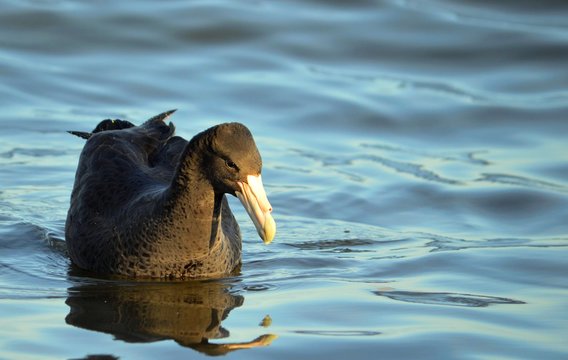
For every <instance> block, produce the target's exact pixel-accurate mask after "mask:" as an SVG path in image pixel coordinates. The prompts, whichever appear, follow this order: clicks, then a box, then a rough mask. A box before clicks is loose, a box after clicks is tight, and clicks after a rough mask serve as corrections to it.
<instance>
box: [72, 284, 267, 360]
mask: <svg viewBox="0 0 568 360" xmlns="http://www.w3.org/2000/svg"><path fill="white" fill-rule="evenodd" d="M243 302H244V297H243V296H242V295H238V294H233V293H232V292H231V284H227V283H225V282H222V281H187V282H141V281H137V282H134V281H114V280H106V281H105V280H100V281H94V280H88V279H86V280H83V281H81V282H80V283H78V284H77V285H76V286H73V287H70V288H69V289H68V297H67V301H66V304H67V305H68V306H69V307H70V311H69V314H68V315H67V317H66V318H65V321H66V322H67V324H70V325H73V326H76V327H79V328H83V329H87V330H92V331H98V332H103V333H107V334H112V335H113V336H114V337H115V339H117V340H121V341H125V342H128V343H150V342H155V341H162V340H174V341H175V342H177V343H178V344H180V345H182V346H184V347H189V348H192V349H194V350H196V351H199V352H201V353H204V354H207V355H213V356H214V355H225V354H227V353H229V352H232V351H234V350H240V349H249V348H254V347H258V346H268V345H270V344H271V343H272V341H273V340H274V339H275V338H276V336H275V335H272V334H265V335H262V336H259V337H257V338H256V339H253V340H251V341H248V342H242V343H213V342H211V340H216V339H224V338H227V337H229V331H228V330H227V329H225V328H224V327H223V326H222V322H223V321H224V320H225V319H226V318H227V317H228V316H229V313H230V312H231V310H233V309H235V308H237V307H240V306H242V305H243ZM257 324H258V319H255V320H254V325H253V324H251V326H257Z"/></svg>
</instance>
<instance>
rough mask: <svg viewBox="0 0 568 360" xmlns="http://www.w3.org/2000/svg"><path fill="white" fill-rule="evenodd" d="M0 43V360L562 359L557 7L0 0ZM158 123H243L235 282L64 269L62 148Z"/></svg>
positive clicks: (567, 168)
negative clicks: (250, 142)
mask: <svg viewBox="0 0 568 360" xmlns="http://www.w3.org/2000/svg"><path fill="white" fill-rule="evenodd" d="M0 29H1V31H0V78H1V79H2V81H0V105H1V109H2V112H1V114H0V129H1V131H0V358H1V359H44V358H46V359H51V358H53V359H61V358H74V359H78V358H87V357H88V356H89V355H106V356H107V357H106V358H107V359H111V358H117V357H119V358H121V359H156V358H182V357H190V358H200V357H201V358H205V357H208V356H209V355H218V354H228V356H229V357H230V358H243V359H245V358H246V359H254V358H271V359H303V358H306V359H307V358H310V359H314V358H316V359H319V358H334V359H346V358H348V359H368V358H373V359H376V358H382V357H384V358H397V359H403V358H408V359H416V358H420V359H456V358H463V359H497V358H499V359H512V358H515V359H520V358H527V359H565V358H567V357H568V345H566V338H568V311H567V310H568V300H567V299H568V280H567V276H566V275H567V274H568V260H567V259H568V145H567V142H566V134H568V119H567V114H568V90H567V89H568V70H567V69H568V67H567V65H566V64H568V5H567V3H566V2H565V1H540V2H535V1H499V2H489V1H468V0H460V1H448V0H426V1H412V0H406V1H405V0H385V1H372V0H357V1H339V0H333V1H332V0H327V1H324V0H306V1H263V0H259V1H256V0H255V1H252V0H249V1H245V0H241V1H227V0H219V1H191V0H186V1H163V2H157V1H121V2H118V1H97V2H92V1H90V2H88V1H78V0H76V1H71V0H66V1H58V0H23V1H10V0H6V1H2V2H0ZM170 108H178V109H179V110H178V112H177V113H176V114H175V116H174V117H173V119H172V120H173V122H174V123H175V124H176V126H177V128H178V133H179V134H180V135H183V136H185V137H188V138H189V137H191V136H192V134H194V133H196V132H198V131H201V130H203V129H205V128H207V127H208V126H211V125H213V124H216V123H219V122H224V121H234V120H237V121H241V122H244V123H245V124H247V125H248V126H249V127H250V128H251V130H252V131H253V133H254V134H255V137H256V138H257V143H258V145H259V147H260V150H261V153H262V155H263V159H264V163H265V168H264V172H263V178H264V181H265V183H266V186H267V191H268V194H269V198H270V200H271V203H272V205H273V207H274V208H275V211H274V217H275V219H276V221H277V224H278V234H277V238H276V239H275V241H274V243H273V244H271V245H270V246H268V247H267V246H264V245H263V244H262V243H261V242H260V240H259V239H258V237H257V236H256V235H255V231H254V229H253V227H252V224H251V223H250V221H249V219H248V218H247V216H246V214H245V213H244V212H243V210H242V209H241V207H240V205H239V204H238V202H234V201H233V202H231V204H232V206H233V209H234V211H235V213H236V215H237V217H238V219H239V222H240V224H241V227H242V229H243V232H244V236H245V244H244V250H245V253H244V257H243V262H244V264H243V268H242V273H241V274H240V275H239V276H237V277H234V278H230V279H225V280H223V281H210V282H185V283H156V282H143V283H140V282H138V283H137V282H128V281H116V280H115V281H111V280H104V279H95V278H93V277H91V276H88V275H86V274H82V273H77V271H73V270H70V268H69V260H68V259H67V257H66V256H65V252H64V248H65V246H64V242H63V241H64V239H63V226H64V220H65V216H66V211H67V207H68V201H69V195H70V190H71V187H72V184H73V178H74V172H75V168H76V164H77V160H78V155H79V152H80V150H81V147H82V144H83V142H82V141H81V140H80V139H78V138H75V137H72V136H70V135H68V134H67V133H66V132H65V131H66V130H90V129H92V128H93V126H94V125H95V124H96V123H97V122H98V121H100V120H101V119H104V118H108V117H113V118H116V117H118V118H123V119H127V120H130V121H133V122H137V123H138V122H141V121H143V120H145V119H147V118H149V117H150V116H152V115H155V114H157V113H159V112H161V111H164V110H167V109H170ZM205 339H208V340H205ZM103 358H104V357H103Z"/></svg>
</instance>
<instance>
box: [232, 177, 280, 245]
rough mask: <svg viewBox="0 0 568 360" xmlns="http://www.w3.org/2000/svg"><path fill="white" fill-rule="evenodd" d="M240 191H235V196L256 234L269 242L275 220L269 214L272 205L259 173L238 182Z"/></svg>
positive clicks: (274, 226) (272, 235) (266, 242)
mask: <svg viewBox="0 0 568 360" xmlns="http://www.w3.org/2000/svg"><path fill="white" fill-rule="evenodd" d="M238 184H239V187H240V188H241V191H237V192H236V194H237V197H238V198H239V200H240V201H241V203H242V204H243V206H244V208H245V210H246V211H247V213H248V214H249V216H250V218H251V220H252V222H253V223H254V226H255V227H256V231H257V232H258V235H259V236H260V237H261V238H262V241H264V243H265V244H270V242H271V241H272V239H274V235H276V222H274V219H273V218H272V215H271V214H270V213H271V212H272V206H271V205H270V203H269V202H268V198H267V197H266V192H265V191H264V186H263V185H262V178H261V176H260V175H257V176H254V175H249V176H247V181H246V182H239V183H238Z"/></svg>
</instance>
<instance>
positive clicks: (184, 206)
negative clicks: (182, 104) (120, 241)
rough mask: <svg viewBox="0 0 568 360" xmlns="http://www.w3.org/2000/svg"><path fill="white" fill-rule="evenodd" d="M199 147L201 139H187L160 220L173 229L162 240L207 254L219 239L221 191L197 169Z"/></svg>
mask: <svg viewBox="0 0 568 360" xmlns="http://www.w3.org/2000/svg"><path fill="white" fill-rule="evenodd" d="M197 140H199V139H197ZM203 151H204V145H203V143H202V142H199V141H195V139H193V140H192V141H190V142H189V143H188V145H187V146H186V148H185V149H184V152H183V154H182V156H181V158H180V164H179V165H178V168H177V169H176V172H175V174H174V177H173V179H172V182H171V184H170V187H169V189H168V190H167V191H166V192H165V193H164V199H163V201H164V203H163V204H162V206H161V208H162V217H163V220H164V221H165V223H167V224H169V227H170V228H171V229H173V232H172V235H171V236H166V237H162V241H172V242H175V243H176V247H177V248H180V247H183V246H184V244H186V245H187V246H188V247H190V248H191V253H192V254H194V255H196V256H200V255H203V256H205V255H207V254H208V253H209V250H210V249H211V247H213V246H214V245H215V242H216V241H217V240H218V239H219V236H220V231H221V228H220V225H221V213H222V206H223V205H222V204H223V201H222V200H223V194H219V193H216V192H215V190H214V189H213V186H212V185H211V183H210V181H208V180H207V178H206V176H205V175H204V174H203V171H202V170H201V168H202V164H201V161H202V154H203ZM172 246H173V245H172Z"/></svg>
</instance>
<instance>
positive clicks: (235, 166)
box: [225, 160, 239, 170]
mask: <svg viewBox="0 0 568 360" xmlns="http://www.w3.org/2000/svg"><path fill="white" fill-rule="evenodd" d="M225 164H226V165H227V166H228V167H230V168H231V169H233V170H238V169H239V167H238V166H237V164H235V163H234V162H232V161H231V160H225Z"/></svg>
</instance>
